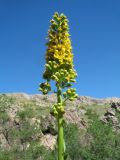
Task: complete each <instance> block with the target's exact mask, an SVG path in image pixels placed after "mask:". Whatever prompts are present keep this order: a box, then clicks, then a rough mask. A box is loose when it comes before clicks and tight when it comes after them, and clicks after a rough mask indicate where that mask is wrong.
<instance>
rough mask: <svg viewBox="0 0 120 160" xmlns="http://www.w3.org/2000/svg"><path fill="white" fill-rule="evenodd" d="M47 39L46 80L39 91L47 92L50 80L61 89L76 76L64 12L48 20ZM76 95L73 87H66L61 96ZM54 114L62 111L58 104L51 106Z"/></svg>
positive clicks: (74, 96) (72, 97)
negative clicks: (49, 23)
mask: <svg viewBox="0 0 120 160" xmlns="http://www.w3.org/2000/svg"><path fill="white" fill-rule="evenodd" d="M50 22H51V25H50V28H49V31H48V37H47V39H48V41H47V43H46V45H47V50H46V57H45V58H46V64H45V71H44V73H43V78H44V79H45V80H46V81H47V82H45V83H41V84H40V91H42V92H43V94H47V93H48V92H49V91H51V87H50V84H49V82H50V80H53V81H55V82H56V86H59V87H60V88H61V89H64V88H66V87H71V86H72V83H73V82H75V78H76V76H77V73H76V71H75V70H74V65H73V53H72V46H71V40H70V34H69V27H68V19H67V17H66V16H65V15H64V14H58V13H55V14H54V16H53V19H52V20H51V21H50ZM76 97H77V94H76V92H75V90H74V89H72V88H71V89H68V90H67V91H66V92H65V93H64V95H63V97H62V98H64V99H69V100H73V99H74V98H76ZM53 112H54V115H57V114H58V112H59V113H60V114H63V113H64V108H63V107H62V106H59V104H57V105H55V106H54V107H53Z"/></svg>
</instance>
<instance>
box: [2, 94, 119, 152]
mask: <svg viewBox="0 0 120 160" xmlns="http://www.w3.org/2000/svg"><path fill="white" fill-rule="evenodd" d="M54 103H56V95H55V94H51V95H47V96H43V95H40V94H36V95H28V94H25V93H23V94H22V93H18V94H16V93H14V94H1V95H0V148H1V149H3V150H4V149H7V150H10V149H11V148H12V147H13V146H14V147H15V146H16V147H18V148H19V149H20V150H26V149H27V148H29V146H30V144H31V143H32V142H34V141H36V142H39V143H41V144H42V145H44V146H45V147H47V148H50V149H53V148H54V147H55V144H56V141H57V125H56V121H55V118H54V117H53V116H52V115H51V114H50V109H51V107H52V105H53V104H54ZM106 104H109V105H110V106H111V107H110V108H109V109H108V110H107V111H106V112H105V114H104V116H103V117H102V121H103V122H104V123H108V121H110V120H111V121H112V123H113V125H114V126H117V128H120V124H118V117H117V112H120V98H106V99H96V98H91V97H87V96H80V97H78V98H77V99H76V100H75V101H74V102H71V101H67V102H66V107H65V108H66V113H65V119H66V123H75V124H77V125H78V126H79V128H81V129H83V130H85V129H86V127H87V125H88V124H87V119H86V116H85V114H86V110H87V109H88V108H89V106H90V105H93V106H94V105H98V107H100V106H101V105H106Z"/></svg>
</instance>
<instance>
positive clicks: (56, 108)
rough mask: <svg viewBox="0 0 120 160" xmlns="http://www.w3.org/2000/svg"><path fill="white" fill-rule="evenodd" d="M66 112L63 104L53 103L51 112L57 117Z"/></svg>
mask: <svg viewBox="0 0 120 160" xmlns="http://www.w3.org/2000/svg"><path fill="white" fill-rule="evenodd" d="M64 113H65V110H64V107H63V105H61V103H56V104H54V105H53V108H52V110H51V114H52V115H53V116H54V117H57V116H58V115H59V116H60V115H62V114H64Z"/></svg>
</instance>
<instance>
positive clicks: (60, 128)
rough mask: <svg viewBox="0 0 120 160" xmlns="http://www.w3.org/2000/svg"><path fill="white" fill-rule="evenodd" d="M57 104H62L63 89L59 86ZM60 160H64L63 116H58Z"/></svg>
mask: <svg viewBox="0 0 120 160" xmlns="http://www.w3.org/2000/svg"><path fill="white" fill-rule="evenodd" d="M57 103H59V104H61V106H62V105H63V104H62V94H61V88H60V87H59V85H57ZM57 122H58V160H64V133H63V115H61V114H60V115H58V117H57Z"/></svg>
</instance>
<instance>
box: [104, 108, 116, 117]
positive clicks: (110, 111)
mask: <svg viewBox="0 0 120 160" xmlns="http://www.w3.org/2000/svg"><path fill="white" fill-rule="evenodd" d="M108 115H110V116H115V112H114V110H112V109H109V110H107V112H106V113H105V116H108Z"/></svg>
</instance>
